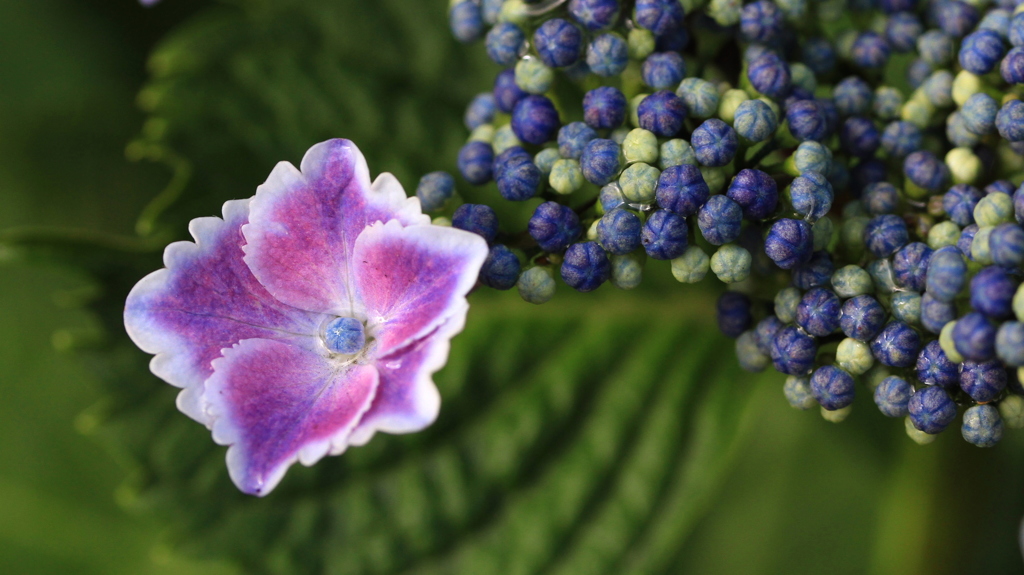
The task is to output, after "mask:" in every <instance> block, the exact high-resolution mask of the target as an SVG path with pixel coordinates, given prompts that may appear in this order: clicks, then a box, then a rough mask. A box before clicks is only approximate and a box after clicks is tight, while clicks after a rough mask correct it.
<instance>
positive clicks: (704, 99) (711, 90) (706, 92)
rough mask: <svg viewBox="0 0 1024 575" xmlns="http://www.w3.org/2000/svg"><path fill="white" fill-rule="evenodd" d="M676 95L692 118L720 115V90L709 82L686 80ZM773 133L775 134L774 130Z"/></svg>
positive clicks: (680, 84)
mask: <svg viewBox="0 0 1024 575" xmlns="http://www.w3.org/2000/svg"><path fill="white" fill-rule="evenodd" d="M676 95H677V96H679V97H680V98H682V99H683V103H684V104H686V112H687V114H689V115H690V116H693V117H695V118H710V117H711V116H714V115H715V114H716V113H718V105H719V102H720V101H721V98H720V96H719V94H718V88H717V87H715V85H714V84H712V83H711V82H708V81H707V80H702V79H700V78H686V79H685V80H682V81H681V82H679V87H678V88H677V89H676ZM763 103H764V102H762V104H763ZM738 129H739V128H737V130H738ZM772 131H773V132H774V130H772Z"/></svg>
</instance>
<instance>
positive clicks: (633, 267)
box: [609, 251, 645, 290]
mask: <svg viewBox="0 0 1024 575" xmlns="http://www.w3.org/2000/svg"><path fill="white" fill-rule="evenodd" d="M609 259H610V260H611V263H612V280H611V281H612V285H614V286H615V287H617V288H619V289H623V290H629V289H633V288H635V287H637V286H638V285H640V282H641V281H642V280H643V275H644V259H645V258H644V254H643V252H642V251H636V252H633V253H629V254H626V255H621V256H617V255H612V256H611V257H610V258H609Z"/></svg>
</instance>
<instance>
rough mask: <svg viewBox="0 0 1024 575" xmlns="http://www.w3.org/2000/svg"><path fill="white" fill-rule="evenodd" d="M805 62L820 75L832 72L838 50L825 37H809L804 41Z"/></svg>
mask: <svg viewBox="0 0 1024 575" xmlns="http://www.w3.org/2000/svg"><path fill="white" fill-rule="evenodd" d="M801 48H802V49H803V62H804V64H806V65H807V67H808V68H810V69H811V71H812V72H814V73H815V74H818V75H823V74H827V73H829V72H831V71H832V70H833V69H834V68H835V66H836V51H835V48H833V47H832V44H831V43H830V42H829V41H828V40H827V39H825V38H808V39H807V40H804V41H803V42H802V46H801Z"/></svg>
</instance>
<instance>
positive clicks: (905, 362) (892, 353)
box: [871, 321, 921, 367]
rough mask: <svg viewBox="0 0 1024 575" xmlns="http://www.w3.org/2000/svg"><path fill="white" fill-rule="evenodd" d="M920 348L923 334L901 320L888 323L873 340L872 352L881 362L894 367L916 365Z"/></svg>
mask: <svg viewBox="0 0 1024 575" xmlns="http://www.w3.org/2000/svg"><path fill="white" fill-rule="evenodd" d="M920 350H921V336H920V335H918V334H917V332H916V331H914V329H913V328H911V327H910V326H909V325H907V324H905V323H903V322H901V321H894V322H890V323H888V324H887V325H886V326H885V327H884V328H882V331H881V333H879V334H878V335H877V336H875V338H874V339H873V340H871V354H872V355H874V356H875V359H877V360H878V361H880V362H881V363H884V364H885V365H889V366H892V367H910V366H912V365H914V364H915V362H916V360H917V354H918V352H919V351H920Z"/></svg>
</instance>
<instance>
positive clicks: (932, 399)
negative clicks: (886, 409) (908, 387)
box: [907, 385, 956, 435]
mask: <svg viewBox="0 0 1024 575" xmlns="http://www.w3.org/2000/svg"><path fill="white" fill-rule="evenodd" d="M907 411H908V413H909V414H910V422H911V423H912V424H913V425H914V427H915V428H917V429H918V430H920V431H923V432H925V433H929V434H932V435H934V434H936V433H939V432H941V431H942V430H944V429H946V427H948V426H949V424H950V423H952V422H953V420H954V419H956V403H954V402H953V400H952V399H951V398H950V397H949V394H948V393H946V390H945V389H943V388H941V387H937V386H934V385H928V386H925V387H923V388H921V389H919V390H917V391H916V392H914V395H912V396H911V397H910V402H909V403H908V404H907Z"/></svg>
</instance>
